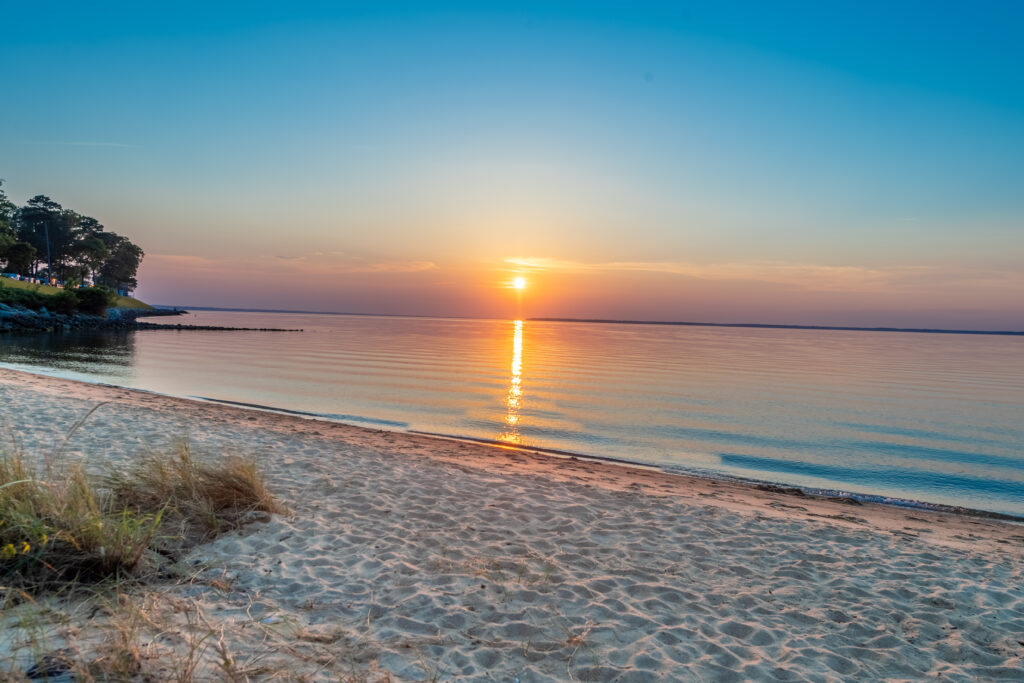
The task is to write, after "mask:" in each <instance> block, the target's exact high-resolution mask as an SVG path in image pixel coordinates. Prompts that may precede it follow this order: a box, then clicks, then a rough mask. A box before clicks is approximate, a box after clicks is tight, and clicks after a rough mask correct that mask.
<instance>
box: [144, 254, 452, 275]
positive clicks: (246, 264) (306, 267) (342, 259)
mask: <svg viewBox="0 0 1024 683" xmlns="http://www.w3.org/2000/svg"><path fill="white" fill-rule="evenodd" d="M146 260H147V262H149V263H156V264H160V265H163V266H170V267H173V268H176V269H179V270H181V271H182V272H192V273H198V272H204V273H206V272H212V271H215V270H216V271H224V272H237V271H239V270H242V269H244V270H248V271H250V272H252V271H265V272H268V273H282V272H284V273H290V274H304V275H321V276H326V275H332V274H346V273H416V272H420V271H427V270H433V269H435V268H437V265H436V264H435V263H434V262H433V261H403V260H386V259H384V260H369V259H363V258H359V257H353V256H343V255H342V252H317V253H313V254H307V255H272V256H271V255H267V256H259V255H256V256H237V257H225V258H208V257H205V256H194V255H191V254H147V255H146Z"/></svg>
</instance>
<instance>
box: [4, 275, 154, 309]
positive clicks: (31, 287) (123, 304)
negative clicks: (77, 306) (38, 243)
mask: <svg viewBox="0 0 1024 683" xmlns="http://www.w3.org/2000/svg"><path fill="white" fill-rule="evenodd" d="M0 286H3V287H10V288H11V289H25V290H28V291H34V292H39V293H40V294H45V295H47V296H53V295H54V294H57V293H58V292H63V291H64V290H63V289H60V288H59V287H52V286H50V285H41V284H37V283H33V282H24V281H22V280H12V279H10V278H3V279H2V280H0ZM112 305H113V307H115V308H133V309H140V308H141V309H145V310H150V309H152V308H153V307H152V306H150V305H149V304H147V303H145V302H143V301H139V300H138V299H136V298H135V297H131V296H119V295H115V296H114V303H113V304H112Z"/></svg>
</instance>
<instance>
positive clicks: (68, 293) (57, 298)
mask: <svg viewBox="0 0 1024 683" xmlns="http://www.w3.org/2000/svg"><path fill="white" fill-rule="evenodd" d="M79 303H80V302H79V299H78V295H77V294H75V293H74V291H72V290H70V289H62V290H61V291H59V292H57V293H56V294H53V295H51V296H50V302H49V306H50V307H51V308H52V309H53V310H54V311H56V312H57V313H63V314H64V315H70V314H72V313H74V312H75V311H76V310H78V306H79Z"/></svg>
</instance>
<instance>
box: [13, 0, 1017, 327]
mask: <svg viewBox="0 0 1024 683" xmlns="http://www.w3.org/2000/svg"><path fill="white" fill-rule="evenodd" d="M865 5H866V4H865V3H811V2H806V3H796V2H781V3H708V2H705V3H685V2H680V3H665V4H659V3H514V4H512V3H445V4H436V3H322V4H307V3H287V4H281V3H274V4H269V3H266V4H264V3H239V4H235V5H232V4H230V3H220V4H219V5H218V6H217V7H215V8H211V7H207V6H205V5H204V4H199V3H176V4H173V5H167V6H165V7H162V8H160V7H147V6H140V5H137V4H135V3H132V4H129V3H98V4H94V5H91V6H89V7H84V6H78V5H70V4H69V5H65V4H63V3H40V4H37V5H32V6H29V5H28V4H27V3H25V4H23V5H21V6H11V7H4V8H2V11H0V16H3V23H4V25H5V26H6V27H7V28H6V30H5V32H4V41H3V43H0V64H2V65H3V77H4V81H5V86H6V87H5V89H4V90H5V92H6V93H7V104H6V105H5V106H3V107H2V108H0V177H3V178H5V179H6V185H5V187H6V188H7V190H8V193H9V194H10V195H11V196H12V198H13V199H15V200H16V201H23V200H24V199H26V198H28V197H29V196H32V195H34V194H36V193H45V194H49V195H50V196H52V197H53V198H55V199H57V200H58V201H60V202H62V203H63V204H65V205H67V206H70V207H73V208H75V209H77V210H79V211H82V212H84V213H88V214H91V215H94V216H96V217H97V218H99V219H100V220H102V221H103V222H104V223H105V224H106V225H107V226H108V227H109V228H110V229H113V230H117V231H119V232H123V233H125V234H128V235H130V236H131V237H132V238H133V239H135V240H136V241H137V242H138V243H139V244H141V245H142V246H143V248H144V249H145V250H146V252H147V255H148V256H147V259H146V262H145V264H144V266H143V270H142V273H141V275H142V278H141V280H142V286H141V287H140V290H139V293H140V295H142V296H144V297H145V298H148V299H150V300H153V301H156V302H159V303H178V304H191V305H199V304H210V305H239V306H260V305H267V306H273V307H281V306H282V305H287V304H288V301H289V300H294V299H295V298H296V297H298V296H300V295H301V296H303V297H304V298H305V300H306V301H305V305H304V306H302V307H304V308H311V307H312V308H320V309H324V310H353V311H361V312H387V313H426V314H443V315H504V314H505V312H506V310H505V307H506V305H507V304H508V303H509V301H508V300H507V297H505V298H503V297H504V296H505V295H504V292H503V283H505V281H506V280H507V278H508V277H509V276H510V275H511V274H512V273H513V272H522V273H525V274H527V275H529V277H530V279H531V290H530V291H531V297H532V303H531V306H532V307H533V311H534V312H536V313H537V314H552V315H581V316H588V317H590V316H605V315H607V316H610V317H659V318H684V319H685V318H693V317H696V316H708V315H710V316H712V317H714V318H715V319H719V320H733V319H740V318H743V319H749V318H750V317H751V316H754V317H756V318H758V319H764V320H767V321H771V322H782V321H784V322H852V323H864V324H874V323H879V324H889V323H903V322H906V323H908V324H930V323H933V322H934V323H940V322H941V323H943V324H956V325H963V326H975V325H998V326H1015V327H1019V326H1020V325H1021V324H1022V323H1021V320H1022V319H1024V308H1022V304H1021V303H1019V302H1020V301H1021V300H1024V296H1020V295H1022V294H1024V284H1022V283H1024V272H1022V271H1024V265H1022V264H1024V258H1022V257H1024V236H1022V228H1024V200H1022V197H1024V191H1022V190H1024V188H1022V187H1021V185H1022V179H1024V75H1022V74H1024V50H1021V49H1020V44H1021V38H1022V37H1024V30H1022V29H1024V9H1022V8H1024V6H1021V5H1017V4H1016V3H1007V2H1002V3H971V4H970V5H968V4H966V3H962V4H954V3H936V2H927V3H926V2H904V3H885V4H884V5H895V6H883V3H877V4H874V3H872V4H867V6H865ZM310 281H315V282H316V283H317V286H316V287H315V288H314V287H307V288H306V289H303V286H305V285H308V283H309V282H310ZM275 297H276V298H275Z"/></svg>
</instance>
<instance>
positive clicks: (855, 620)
mask: <svg viewBox="0 0 1024 683" xmlns="http://www.w3.org/2000/svg"><path fill="white" fill-rule="evenodd" d="M0 400H2V402H3V406H4V407H3V413H2V419H3V424H2V425H0V427H2V429H3V432H4V441H5V445H10V444H12V443H14V442H17V443H19V444H20V445H21V448H23V449H24V450H25V451H26V452H28V453H33V454H39V455H40V457H42V456H43V455H44V454H46V453H49V452H51V451H52V450H53V448H54V445H55V444H59V443H60V442H61V440H62V439H63V438H64V435H65V434H66V433H67V432H68V429H69V428H70V427H71V425H72V424H74V423H75V421H76V420H78V419H80V418H81V417H82V416H83V415H85V413H86V412H87V411H88V410H89V409H90V408H92V407H93V406H95V405H97V404H99V403H104V405H102V406H101V407H100V408H99V409H98V410H97V411H96V412H95V413H94V414H93V415H92V416H91V417H90V418H89V419H88V421H87V422H86V423H85V424H84V425H83V427H82V428H81V429H80V430H78V431H77V432H76V433H75V434H74V435H73V436H72V438H71V439H70V441H69V442H68V444H67V447H66V450H67V453H68V454H69V456H70V457H73V458H82V459H86V460H87V461H90V462H93V463H94V464H101V463H104V462H114V463H116V462H120V461H125V460H127V459H130V458H132V457H133V455H135V454H138V453H140V452H142V451H146V450H161V449H168V448H172V447H173V446H174V444H175V443H177V442H180V441H181V440H182V439H188V441H189V443H190V445H191V448H192V449H193V451H194V452H196V453H198V454H200V455H209V456H217V455H219V454H223V453H233V454H242V455H247V456H252V457H255V458H256V459H257V460H258V461H259V463H260V464H261V466H262V468H263V470H264V472H265V473H266V477H267V481H268V484H269V487H270V488H271V490H272V491H273V492H274V494H275V495H276V496H277V497H278V499H279V500H280V501H282V502H283V503H284V504H286V505H287V506H288V507H289V508H290V509H291V510H292V515H291V516H288V517H282V516H275V517H273V518H271V519H270V520H269V521H264V522H258V523H254V524H251V525H249V526H247V527H246V528H245V529H243V530H242V531H241V532H237V533H231V534H228V535H225V536H222V537H220V538H218V539H217V540H215V541H214V542H212V543H209V544H207V545H204V546H201V547H199V548H198V549H196V550H195V551H194V552H193V553H192V554H191V555H190V556H189V557H188V558H187V559H186V561H185V563H186V564H187V565H188V567H189V568H190V569H189V571H190V575H189V580H186V581H177V582H168V583H166V584H158V585H156V586H154V587H151V588H146V589H145V590H140V591H139V592H138V595H134V596H133V597H132V600H133V604H135V605H136V606H138V609H139V611H140V612H142V613H144V614H145V618H144V619H140V626H139V628H138V634H137V637H138V638H139V641H140V643H141V647H142V653H143V659H144V661H145V662H146V669H147V671H148V672H149V673H148V675H150V676H151V678H150V679H151V680H163V679H173V678H174V676H175V674H176V671H175V669H174V668H173V667H174V666H175V664H174V662H175V661H180V657H181V656H182V653H183V652H188V651H193V652H198V653H199V654H198V655H197V663H196V671H195V677H196V678H197V679H199V680H222V679H225V678H231V676H235V677H236V679H237V680H245V679H250V680H263V679H266V680H352V681H357V680H373V681H376V680H393V681H420V680H456V679H460V680H474V681H475V680H479V681H519V682H522V683H526V682H527V681H551V680H579V681H623V682H625V681H654V680H684V681H686V680H708V681H729V680H737V681H739V680H785V681H802V680H809V681H830V680H881V679H887V680H921V679H931V680H943V681H959V680H963V681H974V680H989V679H1009V680H1021V679H1022V678H1024V559H1022V550H1024V527H1022V526H1021V525H1018V524H1015V523H1011V522H1003V521H998V520H991V519H984V518H976V517H970V516H965V515H957V514H950V513H945V512H942V513H939V512H931V511H926V510H920V509H905V508H897V507H890V506H883V505H874V504H865V505H854V504H850V503H849V502H841V501H835V500H827V499H816V498H809V497H802V496H795V495H790V494H785V493H779V492H772V491H765V490H759V489H757V488H756V487H753V486H748V485H742V484H736V483H728V482H718V481H710V480H703V479H697V478H688V477H682V476H676V475H669V474H665V473H662V472H659V471H656V470H649V469H640V468H628V467H622V466H617V465H612V464H605V463H594V462H588V461H582V460H576V459H567V458H553V457H551V456H543V455H536V454H531V453H527V452H521V451H516V450H511V449H503V448H499V447H494V446H487V445H482V444H473V443H464V442H457V441H451V440H444V439H437V438H431V437H426V436H419V435H412V434H403V433H395V432H383V431H374V430H368V429H363V428H358V427H352V426H347V425H341V424H334V423H327V422H322V421H313V420H308V419H305V418H302V417H299V416H290V415H282V414H276V413H269V412H261V411H253V410H247V409H242V408H238V407H232V406H225V405H218V404H212V403H203V402H197V401H189V400H184V399H177V398H171V397H165V396H160V395H156V394H148V393H145V392H138V391H132V390H126V389H120V388H117V387H110V386H98V385H88V384H83V383H77V382H72V381H66V380H59V379H52V378H47V377H41V376H36V375H30V374H26V373H20V372H15V371H9V370H0ZM35 607H37V608H38V606H35ZM50 608H51V609H53V610H56V611H57V612H59V611H61V610H64V612H63V614H64V617H63V618H61V619H54V620H53V622H54V623H52V624H44V625H43V626H38V625H37V626H36V630H37V631H45V636H46V638H47V639H48V640H47V642H48V643H52V647H54V648H60V647H66V648H71V649H72V650H75V651H77V652H78V653H79V654H81V655H82V656H85V655H87V654H88V651H89V650H90V648H93V649H97V648H101V647H102V646H103V644H104V642H108V641H109V640H110V638H111V634H112V633H115V632H116V630H117V628H118V626H119V623H118V621H119V619H120V620H122V622H123V619H122V618H121V617H117V616H114V617H111V616H105V614H107V612H104V611H102V610H101V611H99V613H97V611H96V610H95V609H94V608H89V609H86V608H83V607H80V606H76V605H59V604H54V605H51V606H50ZM17 609H22V607H19V608H17ZM14 610H15V608H12V612H11V614H8V615H5V620H7V624H6V626H7V628H6V629H4V631H3V635H0V651H2V652H0V654H2V655H3V656H2V657H0V661H4V662H6V664H5V666H8V667H15V668H17V667H25V665H26V664H27V662H26V661H25V659H24V657H26V656H27V654H26V653H27V652H28V648H26V642H25V640H26V639H28V638H32V637H38V634H37V635H35V636H33V635H32V634H30V633H29V632H28V630H27V627H24V628H14V627H13V626H15V625H19V624H20V625H22V626H24V625H23V624H21V623H20V622H18V623H15V622H16V620H17V618H18V615H17V614H14ZM111 613H112V612H111ZM11 620H15V621H11ZM121 625H123V623H122V624H121ZM197 643H199V644H198V645H197ZM176 658H178V659H176ZM225 661H230V665H229V666H227V667H226V666H225V665H224V662H225ZM22 670H24V669H23V668H22ZM9 671H10V669H8V672H9ZM231 672H233V673H231ZM229 673H230V675H229Z"/></svg>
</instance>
